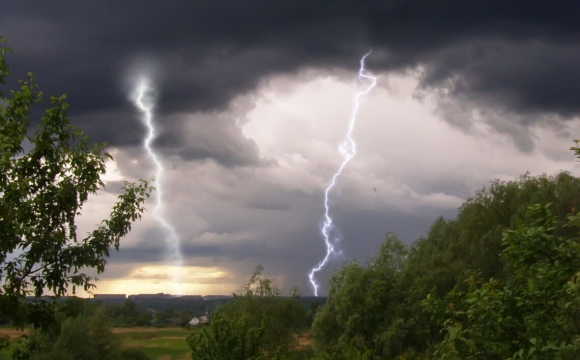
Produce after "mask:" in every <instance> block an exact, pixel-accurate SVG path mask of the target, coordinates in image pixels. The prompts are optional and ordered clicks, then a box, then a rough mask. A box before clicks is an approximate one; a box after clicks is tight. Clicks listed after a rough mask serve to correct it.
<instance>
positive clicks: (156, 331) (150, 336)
mask: <svg viewBox="0 0 580 360" xmlns="http://www.w3.org/2000/svg"><path fill="white" fill-rule="evenodd" d="M195 331H199V329H195V330H186V329H183V328H149V327H131V328H115V329H113V333H115V334H116V335H117V336H118V337H119V339H120V340H121V347H123V348H128V349H141V350H143V351H144V352H145V353H146V354H147V355H149V357H150V358H151V360H185V359H190V355H189V347H188V346H187V343H186V342H185V338H186V336H187V335H189V334H191V333H192V332H195Z"/></svg>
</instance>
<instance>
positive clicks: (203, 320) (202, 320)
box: [189, 316, 209, 326]
mask: <svg viewBox="0 0 580 360" xmlns="http://www.w3.org/2000/svg"><path fill="white" fill-rule="evenodd" d="M208 322H209V320H208V318H207V316H200V317H194V318H193V319H191V321H190V322H189V325H191V326H196V325H199V324H207V323H208Z"/></svg>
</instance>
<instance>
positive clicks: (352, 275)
mask: <svg viewBox="0 0 580 360" xmlns="http://www.w3.org/2000/svg"><path fill="white" fill-rule="evenodd" d="M407 253H408V249H407V247H406V246H405V245H404V244H403V243H401V241H400V240H399V239H397V237H396V236H395V235H394V234H388V235H387V237H386V240H385V242H384V243H383V244H382V245H381V247H380V249H379V252H378V253H377V254H376V255H375V256H374V257H372V258H370V259H369V260H368V261H367V263H366V264H365V265H360V264H358V263H356V262H350V263H347V264H345V266H344V267H343V268H342V269H341V270H339V271H337V272H336V273H335V274H333V275H332V277H331V278H330V280H329V285H330V289H329V294H328V301H327V302H326V305H325V306H324V307H322V309H321V310H319V311H318V312H317V313H316V317H315V318H314V323H313V324H312V334H313V340H314V342H315V346H316V347H317V349H318V350H320V351H322V352H326V353H327V354H328V355H330V356H331V357H332V358H346V359H351V358H352V359H375V358H394V357H395V356H397V355H398V354H400V353H401V351H402V348H401V345H402V343H401V340H402V338H403V335H404V331H403V330H404V327H403V325H404V324H402V323H401V322H400V318H401V316H400V315H399V313H400V311H401V308H400V305H401V304H402V300H403V299H402V295H403V293H402V291H401V286H400V285H401V271H402V269H403V267H404V265H405V261H406V257H407Z"/></svg>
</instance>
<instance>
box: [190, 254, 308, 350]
mask: <svg viewBox="0 0 580 360" xmlns="http://www.w3.org/2000/svg"><path fill="white" fill-rule="evenodd" d="M263 269H264V268H263V267H262V266H261V265H258V266H257V267H256V270H255V271H254V274H253V275H252V277H251V278H250V281H249V282H248V284H246V285H245V286H244V287H243V288H242V290H241V291H240V292H239V293H238V294H234V295H233V297H232V300H231V301H230V302H229V303H227V304H226V305H224V306H222V307H220V308H219V309H218V310H216V311H215V312H214V313H213V314H212V317H211V321H210V326H209V329H204V330H203V331H201V332H199V333H197V334H192V335H191V336H189V337H188V340H187V342H188V344H189V346H190V348H191V350H192V359H208V360H209V359H214V360H229V359H240V360H245V359H247V360H250V359H252V360H258V359H281V358H285V357H286V356H289V355H290V353H291V352H293V351H294V348H295V347H296V345H297V341H296V335H297V334H298V333H299V332H300V331H301V330H302V329H303V328H304V326H305V321H306V309H304V307H303V306H302V304H301V303H300V302H299V293H298V290H297V289H296V288H294V289H292V290H291V292H290V296H289V297H281V295H282V293H283V291H282V289H280V288H278V287H277V286H276V285H275V284H274V283H273V281H272V280H271V279H268V278H266V277H264V276H263V275H262V271H263Z"/></svg>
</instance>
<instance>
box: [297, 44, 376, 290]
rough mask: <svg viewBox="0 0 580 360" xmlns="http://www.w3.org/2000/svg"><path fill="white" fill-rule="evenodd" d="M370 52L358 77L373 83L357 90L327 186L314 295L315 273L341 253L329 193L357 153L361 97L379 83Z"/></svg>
mask: <svg viewBox="0 0 580 360" xmlns="http://www.w3.org/2000/svg"><path fill="white" fill-rule="evenodd" d="M370 54H371V51H369V52H368V53H366V54H365V55H364V56H363V57H362V59H361V60H360V69H359V71H358V78H359V80H360V79H366V80H370V81H371V85H370V86H369V87H368V88H366V89H365V90H364V91H359V92H357V93H356V95H355V97H354V108H353V110H352V113H351V117H350V122H349V123H348V132H347V134H346V140H345V141H344V142H343V143H342V144H340V146H339V150H340V153H341V154H342V156H343V158H344V160H343V162H342V164H341V165H340V167H339V168H338V171H337V172H336V173H335V174H334V176H333V177H332V181H331V182H330V185H328V187H327V188H326V191H325V192H324V209H325V212H324V223H323V224H322V227H321V229H320V231H321V233H322V236H323V237H324V242H325V244H326V256H325V257H324V258H323V259H322V261H320V262H319V263H318V265H317V266H315V267H314V268H312V270H310V273H309V274H308V278H309V279H310V283H311V284H312V287H313V288H314V296H318V283H317V282H316V279H315V278H314V275H315V274H316V273H317V272H319V271H320V270H322V268H323V267H324V265H326V263H327V262H328V260H329V259H330V257H331V256H332V255H340V254H341V251H338V250H337V249H336V248H335V246H333V243H336V242H338V237H336V236H335V237H334V238H333V239H332V240H331V234H330V232H331V230H332V229H333V228H334V225H333V223H332V218H331V217H330V214H329V210H330V208H329V206H328V194H329V193H330V190H331V189H332V188H333V187H334V185H336V180H337V179H338V177H339V176H340V174H341V173H342V170H343V169H344V167H345V166H346V164H348V162H349V161H350V159H352V158H353V157H354V155H355V154H356V143H355V142H354V140H353V138H352V136H351V135H352V131H353V130H354V125H355V124H356V115H357V113H358V109H359V107H360V99H361V97H362V96H364V95H366V94H368V93H369V92H370V91H371V90H372V88H374V87H375V85H376V84H377V78H376V77H374V76H373V75H372V74H370V73H369V72H367V71H366V69H365V59H366V58H367V56H369V55H370Z"/></svg>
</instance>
